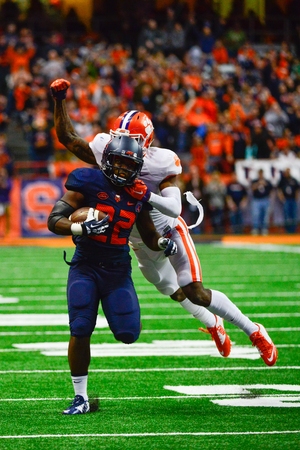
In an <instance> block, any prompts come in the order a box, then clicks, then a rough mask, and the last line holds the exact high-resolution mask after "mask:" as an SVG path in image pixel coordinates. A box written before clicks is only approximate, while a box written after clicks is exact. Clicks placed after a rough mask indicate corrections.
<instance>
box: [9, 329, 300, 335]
mask: <svg viewBox="0 0 300 450" xmlns="http://www.w3.org/2000/svg"><path fill="white" fill-rule="evenodd" d="M268 331H272V332H273V331H276V332H280V333H281V332H287V333H290V332H292V333H294V332H296V331H300V327H285V328H284V327H282V328H268ZM189 333H197V334H198V335H199V336H201V334H200V333H199V330H198V328H194V329H181V330H177V329H176V330H174V329H170V330H145V329H143V330H142V331H141V335H142V334H189ZM228 333H229V334H232V333H243V331H242V330H240V329H239V328H234V329H230V330H229V331H228ZM97 334H99V335H102V334H104V335H105V334H109V335H110V334H111V331H110V330H102V331H100V330H95V331H94V332H93V335H97ZM53 335H56V336H57V335H70V331H69V330H68V331H63V330H61V331H1V332H0V337H1V336H53Z"/></svg>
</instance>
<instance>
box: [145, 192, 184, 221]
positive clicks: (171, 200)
mask: <svg viewBox="0 0 300 450" xmlns="http://www.w3.org/2000/svg"><path fill="white" fill-rule="evenodd" d="M149 203H150V205H152V206H153V207H154V208H156V209H158V211H160V212H162V213H163V214H165V215H166V216H170V217H174V218H177V217H178V216H179V215H180V213H181V192H180V189H179V188H178V187H176V186H169V187H166V188H165V189H163V190H162V191H161V196H160V195H157V194H154V193H153V192H151V194H150V199H149Z"/></svg>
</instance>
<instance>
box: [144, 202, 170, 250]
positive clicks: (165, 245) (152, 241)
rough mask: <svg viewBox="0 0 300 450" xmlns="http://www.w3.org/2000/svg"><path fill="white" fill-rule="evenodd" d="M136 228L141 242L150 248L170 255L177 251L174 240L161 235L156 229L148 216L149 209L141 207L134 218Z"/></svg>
mask: <svg viewBox="0 0 300 450" xmlns="http://www.w3.org/2000/svg"><path fill="white" fill-rule="evenodd" d="M136 226H137V229H138V231H139V233H140V235H141V238H142V240H143V242H144V243H145V244H146V245H147V247H149V248H150V249H151V250H154V251H160V250H164V254H165V256H172V255H175V253H177V245H176V243H175V242H174V241H172V240H171V239H168V238H164V237H162V236H161V235H160V234H159V233H158V232H157V231H156V228H155V226H154V223H153V222H152V219H151V217H150V214H149V211H147V210H145V209H143V210H142V211H141V212H140V213H139V215H138V217H137V220H136Z"/></svg>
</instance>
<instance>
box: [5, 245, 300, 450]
mask: <svg viewBox="0 0 300 450" xmlns="http://www.w3.org/2000/svg"><path fill="white" fill-rule="evenodd" d="M197 251H198V253H199V256H200V260H201V265H202V272H203V278H204V285H205V287H209V288H213V289H218V290H221V291H223V292H224V293H226V294H227V295H228V296H229V297H230V298H231V299H232V300H233V301H234V302H235V303H236V304H237V305H238V306H239V307H240V308H241V310H242V311H243V312H244V313H245V314H246V315H248V316H249V317H250V318H251V319H252V320H254V321H257V322H259V323H263V324H264V325H265V327H266V328H267V330H268V331H269V334H270V336H271V337H272V339H273V341H274V342H275V344H276V345H277V347H278V354H279V356H278V361H277V364H276V365H275V366H273V367H268V366H266V365H265V364H264V362H263V361H262V359H261V358H260V357H259V354H258V352H257V350H256V349H255V348H253V347H252V346H251V342H250V340H249V339H248V337H247V336H246V335H245V334H244V333H243V332H241V331H240V330H238V329H237V328H235V327H233V326H231V325H227V326H226V329H227V331H228V334H229V336H230V338H231V340H232V342H233V343H234V345H233V348H232V354H231V355H230V357H229V358H226V359H225V358H222V357H221V356H220V355H219V353H218V351H217V350H216V348H215V346H214V344H213V342H212V341H211V339H210V336H209V335H207V334H204V333H201V332H200V331H198V328H199V326H202V324H200V322H198V321H197V320H196V319H194V318H193V317H191V316H190V315H189V314H188V313H187V312H186V311H185V310H184V309H183V308H181V307H180V305H178V304H176V303H175V302H172V301H171V300H169V298H168V297H164V296H162V295H160V294H159V293H158V292H157V291H156V290H155V289H154V288H153V286H151V285H150V284H149V283H148V282H146V281H145V279H144V278H143V277H142V275H141V274H140V272H139V270H138V268H137V265H136V261H135V259H134V258H133V278H134V281H135V284H136V289H137V292H138V295H139V298H140V302H141V310H142V323H143V330H142V333H141V336H140V338H139V340H138V341H137V342H136V343H135V344H133V345H131V346H126V345H123V344H119V343H117V342H116V341H115V340H114V337H113V335H112V334H111V332H110V331H109V329H108V328H107V325H106V322H105V320H104V318H103V315H102V311H100V316H99V321H98V326H97V328H96V330H95V333H94V335H93V338H92V362H91V366H90V372H89V384H88V391H89V395H90V398H91V399H92V406H93V409H94V410H95V412H93V413H91V414H87V415H83V416H63V415H62V414H61V413H62V410H63V409H64V408H65V407H66V406H67V404H68V403H69V402H70V400H71V399H72V398H73V396H74V393H73V387H72V384H71V380H70V375H69V369H68V362H67V345H68V339H69V331H68V319H67V315H66V314H67V309H66V298H65V287H66V277H67V272H68V267H67V265H66V264H65V263H64V262H63V258H62V252H63V250H62V249H55V248H43V247H35V248H33V247H10V248H9V247H0V358H1V367H0V372H1V375H0V377H1V391H0V400H1V401H0V449H1V450H2V449H5V450H6V449H9V450H10V449H14V450H15V449H22V450H27V449H58V450H60V449H64V450H65V449H72V450H73V449H76V450H77V449H112V450H118V449H120V450H127V449H128V450H129V449H130V450H132V449H135V448H137V449H155V450H163V449H172V450H177V449H178V450H184V449H193V450H196V449H198V448H201V449H204V450H206V449H217V450H219V449H232V450H235V449H240V448H243V449H244V450H248V449H249V450H250V449H251V450H252V449H271V448H272V449H273V448H276V449H285V450H288V449H299V448H300V414H299V412H300V410H299V407H300V370H299V369H300V348H299V347H300V312H299V311H300V309H299V304H300V298H299V297H300V289H299V287H300V247H296V246H295V247H287V246H282V247H278V246H277V247H272V246H269V247H263V248H262V247H254V246H253V247H252V248H228V247H227V248H225V247H222V246H213V245H208V244H205V245H198V246H197ZM72 253H73V251H72V249H71V248H69V249H67V256H68V259H70V258H71V256H72Z"/></svg>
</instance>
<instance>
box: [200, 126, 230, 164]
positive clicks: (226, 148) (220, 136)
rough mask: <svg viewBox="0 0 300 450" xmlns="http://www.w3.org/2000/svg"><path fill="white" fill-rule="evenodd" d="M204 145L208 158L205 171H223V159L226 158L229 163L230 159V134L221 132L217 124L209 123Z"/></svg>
mask: <svg viewBox="0 0 300 450" xmlns="http://www.w3.org/2000/svg"><path fill="white" fill-rule="evenodd" d="M228 137H229V138H228ZM205 145H206V146H207V158H208V167H207V171H208V172H213V171H214V170H218V171H222V172H223V159H225V160H227V161H228V163H231V160H232V151H233V142H232V138H231V136H230V135H229V134H225V133H223V132H222V131H221V130H220V126H219V124H217V123H214V124H211V125H210V126H209V132H208V133H207V135H206V138H205Z"/></svg>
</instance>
